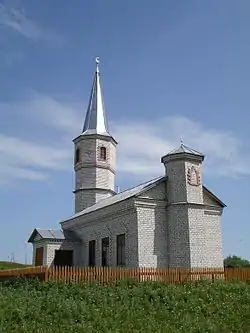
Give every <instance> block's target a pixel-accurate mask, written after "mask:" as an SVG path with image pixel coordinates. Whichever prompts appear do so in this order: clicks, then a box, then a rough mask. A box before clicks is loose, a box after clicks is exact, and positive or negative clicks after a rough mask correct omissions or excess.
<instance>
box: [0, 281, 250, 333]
mask: <svg viewBox="0 0 250 333" xmlns="http://www.w3.org/2000/svg"><path fill="white" fill-rule="evenodd" d="M0 328H1V332H4V333H10V332H16V333H24V332H25V333H45V332H46V333H52V332H53V333H59V332H60V333H63V332H67V333H78V332H79V333H80V332H87V333H88V332H95V333H98V332H104V333H105V332H110V333H111V332H112V333H115V332H124V333H134V332H144V333H154V332H159V333H160V332H162V333H168V332H169V333H170V332H171V333H179V332H183V333H184V332H185V333H192V332H197V333H198V332H204V333H205V332H206V333H209V332H211V333H217V332H218V333H229V332H237V333H240V332H242V333H243V332H244V333H247V332H250V285H248V284H244V283H222V282H221V283H208V282H201V283H193V284H186V285H182V286H174V285H169V286H168V285H160V284H150V283H141V284H134V283H129V282H127V283H125V282H124V283H120V284H118V285H112V286H105V287H103V286H98V285H89V286H86V285H85V286H84V285H58V284H54V283H44V284H42V283H39V282H36V281H34V282H32V283H31V282H29V283H28V282H24V281H21V282H16V283H11V282H5V283H3V282H2V283H0Z"/></svg>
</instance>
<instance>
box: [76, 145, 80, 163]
mask: <svg viewBox="0 0 250 333" xmlns="http://www.w3.org/2000/svg"><path fill="white" fill-rule="evenodd" d="M79 162H80V149H79V148H77V149H76V152H75V164H77V163H79Z"/></svg>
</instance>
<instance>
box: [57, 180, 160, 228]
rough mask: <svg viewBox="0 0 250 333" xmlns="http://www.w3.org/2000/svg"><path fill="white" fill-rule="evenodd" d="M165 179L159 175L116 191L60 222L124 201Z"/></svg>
mask: <svg viewBox="0 0 250 333" xmlns="http://www.w3.org/2000/svg"><path fill="white" fill-rule="evenodd" d="M163 179H165V177H163V176H161V177H157V178H154V179H151V180H150V181H147V182H145V183H143V184H140V185H138V186H136V187H133V188H131V189H128V190H125V191H123V192H120V193H117V194H115V195H114V196H111V197H109V198H106V199H103V200H100V201H98V202H97V203H96V204H94V205H93V206H90V207H88V208H86V209H84V210H82V211H81V212H79V213H77V214H75V215H73V216H71V217H70V218H68V219H67V220H64V221H62V222H61V223H65V222H67V221H69V220H71V219H74V218H76V217H78V216H82V215H85V214H88V213H91V212H94V211H96V210H98V209H101V208H104V207H107V206H110V205H113V204H115V203H118V202H121V201H124V200H126V199H129V198H132V197H133V196H136V195H139V194H140V193H142V192H143V191H145V190H147V189H149V188H150V187H151V186H154V185H156V184H158V182H159V181H161V180H163Z"/></svg>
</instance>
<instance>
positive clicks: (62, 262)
mask: <svg viewBox="0 0 250 333" xmlns="http://www.w3.org/2000/svg"><path fill="white" fill-rule="evenodd" d="M54 266H73V250H56V251H55V259H54Z"/></svg>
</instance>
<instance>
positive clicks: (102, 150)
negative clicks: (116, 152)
mask: <svg viewBox="0 0 250 333" xmlns="http://www.w3.org/2000/svg"><path fill="white" fill-rule="evenodd" d="M100 159H101V160H102V161H106V159H107V149H106V148H105V147H100Z"/></svg>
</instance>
